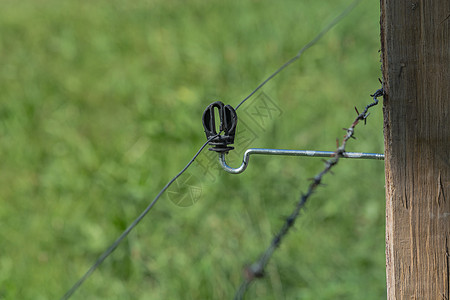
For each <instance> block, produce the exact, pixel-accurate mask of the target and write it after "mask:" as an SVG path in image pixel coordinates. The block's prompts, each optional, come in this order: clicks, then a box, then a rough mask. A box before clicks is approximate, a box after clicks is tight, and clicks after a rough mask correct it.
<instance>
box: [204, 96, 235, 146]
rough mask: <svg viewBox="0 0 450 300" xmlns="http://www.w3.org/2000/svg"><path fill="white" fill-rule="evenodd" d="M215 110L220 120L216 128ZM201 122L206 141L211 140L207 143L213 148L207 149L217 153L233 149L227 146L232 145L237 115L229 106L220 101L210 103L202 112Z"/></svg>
mask: <svg viewBox="0 0 450 300" xmlns="http://www.w3.org/2000/svg"><path fill="white" fill-rule="evenodd" d="M215 109H216V110H217V114H218V116H219V119H220V123H219V126H218V127H217V126H216V117H215V113H216V112H215ZM202 121H203V127H204V128H205V134H206V138H207V139H208V140H209V139H211V138H212V139H211V140H210V141H209V145H211V146H214V147H213V148H209V150H211V151H216V152H219V153H228V151H230V150H233V149H234V147H231V146H229V145H230V144H233V143H234V137H235V135H236V125H237V115H236V111H235V110H234V108H233V107H232V106H231V105H225V104H223V103H222V102H221V101H216V102H213V103H211V104H210V105H208V107H206V109H205V111H204V112H203V117H202ZM216 128H218V130H216ZM217 131H219V132H217ZM214 136H216V137H214Z"/></svg>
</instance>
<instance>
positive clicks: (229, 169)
mask: <svg viewBox="0 0 450 300" xmlns="http://www.w3.org/2000/svg"><path fill="white" fill-rule="evenodd" d="M252 154H262V155H284V156H308V157H331V156H333V155H334V154H335V152H333V151H313V150H284V149H263V148H250V149H247V150H246V151H245V153H244V159H243V161H242V164H241V166H240V167H237V168H233V167H230V166H229V165H228V164H227V162H226V161H225V153H224V152H221V153H219V161H220V165H221V166H222V168H223V169H224V170H225V171H227V172H228V173H231V174H240V173H242V172H244V171H245V169H247V166H248V162H249V160H250V155H252ZM342 155H343V156H342V157H343V158H359V159H376V160H384V154H379V153H362V152H344V153H343V154H342Z"/></svg>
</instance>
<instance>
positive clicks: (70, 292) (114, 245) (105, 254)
mask: <svg viewBox="0 0 450 300" xmlns="http://www.w3.org/2000/svg"><path fill="white" fill-rule="evenodd" d="M217 136H218V135H215V136H212V137H210V138H209V139H208V140H207V141H206V142H205V143H204V144H203V146H201V147H200V149H199V150H198V151H197V153H196V154H195V155H194V156H193V157H192V158H191V160H190V161H189V162H188V163H187V164H186V166H185V167H184V168H183V169H182V170H181V171H180V172H178V174H177V175H175V176H174V177H173V178H172V179H171V180H170V181H169V182H168V183H167V184H166V185H165V186H164V187H163V188H162V189H161V191H159V193H158V195H156V197H155V199H153V201H152V202H151V203H150V204H149V205H148V206H147V207H146V208H145V209H144V211H143V212H142V213H141V214H140V215H139V216H138V217H137V218H136V219H135V220H134V221H133V223H131V225H130V226H128V228H127V229H125V231H124V232H122V234H121V235H120V236H119V237H118V238H117V239H116V240H115V241H114V243H112V244H111V246H109V247H108V248H107V249H106V250H105V252H103V253H102V255H100V256H99V258H98V259H97V260H96V261H95V262H94V264H93V265H92V266H91V267H90V268H89V269H88V270H87V271H86V273H85V274H84V275H83V276H82V277H81V278H80V279H79V280H78V281H77V282H76V283H75V284H74V285H73V286H72V287H71V288H70V289H69V290H68V291H67V292H66V293H65V294H64V296H63V297H62V298H61V300H67V299H69V298H70V297H71V296H72V295H73V293H75V292H76V290H77V289H78V288H79V287H80V286H81V285H82V284H83V283H84V281H85V280H86V279H87V278H88V277H89V276H90V275H91V274H92V273H93V272H94V271H95V270H96V269H97V268H98V267H99V266H100V265H101V264H102V263H103V262H104V261H105V259H106V258H107V257H108V256H109V255H110V254H111V253H112V252H114V250H116V248H117V246H119V244H120V243H121V242H122V241H123V240H124V239H125V237H126V236H127V235H128V234H129V233H130V232H131V230H133V228H134V227H136V226H137V225H138V223H139V222H140V221H141V220H142V219H143V218H144V217H145V216H146V215H147V213H148V212H149V211H150V210H151V209H152V208H153V206H154V205H155V204H156V202H157V201H158V200H159V198H160V197H161V195H162V194H163V193H164V192H165V191H166V190H167V189H168V188H169V187H170V185H171V184H172V183H174V182H175V180H177V179H178V177H180V176H181V175H182V174H183V173H184V172H185V171H186V170H187V169H188V168H189V167H190V166H191V164H192V163H193V162H194V160H195V159H196V158H197V156H199V155H200V153H201V152H202V150H203V149H204V148H205V147H206V145H208V143H209V142H210V141H211V140H212V139H214V138H216V137H217Z"/></svg>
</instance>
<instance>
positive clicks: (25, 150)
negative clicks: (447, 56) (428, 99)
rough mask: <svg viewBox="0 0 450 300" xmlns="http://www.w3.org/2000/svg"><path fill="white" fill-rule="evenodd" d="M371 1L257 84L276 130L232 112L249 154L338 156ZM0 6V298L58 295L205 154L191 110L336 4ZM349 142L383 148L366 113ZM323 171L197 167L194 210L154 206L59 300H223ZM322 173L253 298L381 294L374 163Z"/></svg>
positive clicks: (374, 50) (305, 165)
mask: <svg viewBox="0 0 450 300" xmlns="http://www.w3.org/2000/svg"><path fill="white" fill-rule="evenodd" d="M372 2H373V1H372ZM372 2H369V1H365V2H363V3H362V4H361V5H360V6H359V7H357V8H356V9H355V10H354V11H353V12H352V14H351V15H350V16H349V17H348V18H346V19H345V20H343V21H342V22H341V23H340V24H339V25H338V26H337V27H336V28H335V29H333V30H332V31H331V32H330V33H329V34H328V35H327V36H325V37H324V39H323V40H322V41H320V42H319V43H318V44H317V45H316V46H314V47H313V48H311V49H310V50H309V51H308V52H306V53H305V54H304V56H303V57H302V59H301V60H300V61H298V62H296V63H295V64H293V65H292V66H291V67H289V68H288V69H286V70H285V71H284V72H283V73H281V74H280V75H279V76H277V77H276V78H275V79H274V80H273V81H272V82H270V83H269V84H268V85H267V86H266V87H265V88H264V89H263V91H264V93H265V94H266V95H268V96H269V97H270V99H271V100H272V101H273V102H274V103H275V104H276V105H277V106H278V107H279V108H280V111H281V115H279V116H277V117H276V118H275V119H274V120H271V121H268V122H267V123H265V126H264V127H259V126H258V125H256V124H255V123H254V121H252V118H251V117H250V115H249V114H247V113H245V106H243V107H242V108H241V109H240V111H238V114H239V124H238V126H239V125H240V126H243V124H246V125H248V126H249V127H250V128H251V129H252V130H253V132H254V135H255V137H256V138H255V139H254V141H253V142H252V143H251V145H250V146H252V147H272V148H277V147H278V148H286V149H289V148H290V149H318V150H333V148H334V147H335V139H336V137H341V136H342V135H343V134H344V132H343V131H342V129H341V128H342V127H348V126H349V125H350V124H351V122H352V120H353V119H354V117H355V112H354V109H353V107H354V106H355V105H356V106H358V107H361V108H362V107H364V106H365V105H366V104H367V103H368V102H370V101H371V98H370V97H369V94H370V93H373V92H374V91H375V90H376V89H378V88H379V83H378V79H377V78H378V77H379V76H380V66H379V65H380V63H379V53H378V50H379V34H378V27H379V21H378V14H379V9H378V7H377V3H372ZM1 4H2V9H1V10H0V91H1V92H0V154H1V158H2V160H1V169H0V170H1V171H0V224H1V225H2V230H1V231H0V241H1V242H0V299H55V298H59V297H61V296H62V295H63V294H64V293H65V291H66V290H67V289H69V288H70V287H71V285H72V284H73V283H74V282H75V281H76V280H77V279H78V278H79V277H80V276H81V275H82V274H83V273H84V272H85V271H86V270H87V269H88V267H89V266H90V265H91V264H92V263H93V262H94V261H95V259H96V258H97V257H98V256H99V255H100V254H101V253H102V252H103V251H104V249H106V247H108V246H109V245H110V243H112V241H113V240H114V239H115V238H116V237H117V236H118V235H119V234H120V233H121V231H122V230H123V229H124V228H125V227H126V226H127V225H128V224H130V223H131V222H132V220H133V219H134V218H135V217H136V216H137V215H138V214H139V213H140V211H141V210H143V209H144V208H145V207H146V205H147V204H148V203H149V201H151V199H153V197H154V196H155V195H156V194H157V192H158V191H159V189H161V188H162V186H163V185H164V184H165V183H166V182H167V181H168V180H169V179H170V178H171V177H172V176H173V175H175V174H176V173H177V172H178V171H179V170H180V169H181V168H182V167H183V166H184V165H185V163H186V162H187V161H188V160H189V159H190V158H191V156H192V155H193V154H194V153H195V152H196V151H197V149H198V148H199V147H200V145H201V144H202V143H203V142H204V141H205V136H204V132H203V128H202V125H201V114H202V112H203V110H204V108H205V107H206V106H207V105H208V104H209V103H211V102H212V101H215V100H222V101H223V102H225V103H227V104H231V105H233V106H234V105H236V104H237V103H239V102H240V101H241V100H242V99H243V98H244V97H245V96H246V95H247V94H248V93H249V92H250V91H251V90H252V89H253V88H254V87H256V85H257V84H259V83H260V82H261V81H262V80H263V79H264V78H265V77H266V76H268V75H269V74H270V73H271V72H273V71H274V70H275V69H276V68H278V67H279V66H280V65H281V64H282V63H284V62H285V61H286V60H287V59H289V58H290V57H292V56H293V55H295V53H297V51H298V50H299V49H300V48H301V47H302V46H303V45H304V44H305V43H306V42H308V41H309V40H310V39H311V38H312V37H313V36H314V35H315V34H317V33H318V32H319V31H320V29H321V27H323V26H324V25H325V24H326V23H327V22H329V21H331V20H332V18H333V17H335V16H336V15H337V14H338V13H339V12H340V11H341V10H342V9H343V8H344V7H345V6H346V5H347V4H348V2H345V1H329V3H324V2H320V1H293V0H292V1H282V2H280V1H278V2H277V1H265V0H264V1H245V2H244V1H226V2H225V1H185V2H182V1H143V0H142V1H133V2H129V1H121V0H114V1H94V2H83V3H80V2H79V1H53V0H45V1H20V2H16V1H1ZM248 105H249V104H248ZM356 137H357V138H358V139H357V140H356V141H353V140H352V141H351V142H350V144H349V148H348V150H349V151H369V152H382V151H383V140H382V138H383V136H382V112H381V107H375V108H374V109H373V111H372V114H371V116H370V118H369V120H368V124H367V125H366V126H358V127H357V129H356ZM237 138H239V137H237ZM241 150H242V149H239V147H237V149H236V151H237V152H239V151H241ZM207 157H208V156H207V154H206V153H205V154H202V155H201V157H200V161H206V159H207ZM213 166H215V167H216V164H214V165H213ZM322 167H323V164H322V163H321V161H320V160H319V159H307V158H284V157H276V158H273V157H255V158H252V163H251V165H250V166H249V168H248V170H247V171H246V172H245V173H244V174H241V175H229V174H224V173H223V172H218V171H214V170H212V172H211V174H205V173H204V170H203V169H202V168H201V166H200V165H199V164H198V163H196V164H195V165H194V166H193V168H192V169H191V170H190V173H189V174H191V175H193V176H194V177H193V179H192V180H194V181H193V184H194V185H195V186H196V187H198V188H200V189H201V197H200V200H199V201H198V202H197V203H196V204H195V205H192V206H189V207H185V208H183V207H178V206H176V205H174V204H173V203H172V202H171V201H170V199H169V198H168V197H167V196H165V197H164V198H163V199H161V202H160V203H158V205H156V207H155V208H154V210H153V211H152V212H151V213H150V214H149V215H148V217H147V218H146V219H144V221H143V222H142V223H141V224H140V225H139V226H138V227H137V228H136V229H135V231H133V232H132V233H131V235H130V236H129V238H127V240H126V241H125V242H124V243H123V244H122V245H121V246H120V247H119V248H118V249H117V250H116V252H114V253H113V255H111V257H109V258H108V259H107V260H106V261H105V263H104V264H103V265H102V266H101V267H100V268H99V269H98V270H97V271H96V272H95V273H94V274H93V275H92V277H91V278H89V279H88V280H87V281H86V283H85V285H83V286H82V287H81V288H80V290H79V291H78V292H77V293H76V294H75V295H74V296H73V299H84V298H86V299H230V298H232V296H233V294H234V291H235V289H236V288H237V286H238V284H239V282H240V280H241V275H242V268H243V266H244V265H245V264H246V263H250V262H251V261H253V260H255V259H256V258H257V257H258V255H259V253H261V251H262V250H263V248H264V247H266V245H268V243H269V242H270V239H271V237H272V236H273V234H274V233H275V232H276V231H277V229H278V228H279V227H280V226H281V225H282V222H283V217H285V216H287V215H288V214H289V213H290V211H291V210H292V208H293V206H294V204H295V201H296V200H297V199H298V197H299V195H300V193H301V191H302V190H305V189H306V187H307V184H308V181H307V179H308V178H310V177H312V176H314V175H315V174H316V173H317V172H319V171H320V170H321V168H322ZM334 172H335V175H334V176H329V177H327V178H325V183H326V184H327V186H326V187H324V188H321V189H319V191H318V192H317V193H316V194H315V195H314V197H313V198H312V199H311V202H310V203H309V204H308V205H307V209H306V210H305V212H304V213H303V214H302V215H301V217H300V218H299V220H298V223H297V224H296V226H295V228H296V229H295V230H294V231H293V232H291V233H290V234H289V235H288V236H287V238H286V239H285V240H284V242H283V244H282V246H281V247H280V249H279V250H278V251H277V252H276V254H275V256H274V257H273V260H272V261H271V263H270V264H269V267H268V270H267V276H266V277H265V278H264V279H262V280H261V281H259V282H256V283H255V284H254V285H253V286H252V287H251V289H250V291H249V294H248V299H255V298H258V299H380V298H384V297H385V278H384V276H385V275H384V274H385V263H384V188H383V185H384V175H383V172H384V167H383V163H381V162H376V161H349V160H346V161H345V160H342V161H341V163H340V164H339V165H338V166H337V168H336V169H335V171H334ZM181 179H182V180H186V179H187V175H186V176H183V177H182V178H181Z"/></svg>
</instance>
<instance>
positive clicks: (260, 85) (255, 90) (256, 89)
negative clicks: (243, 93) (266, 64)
mask: <svg viewBox="0 0 450 300" xmlns="http://www.w3.org/2000/svg"><path fill="white" fill-rule="evenodd" d="M361 1H362V0H355V1H353V2H352V3H351V4H350V5H349V6H347V8H345V9H344V10H343V11H342V12H341V13H340V14H339V15H338V16H337V17H336V18H334V19H333V20H332V21H331V22H330V23H329V24H328V25H326V26H325V27H324V28H323V29H322V30H321V31H320V32H319V33H318V34H317V35H316V36H315V37H314V38H313V39H312V40H311V41H310V42H309V43H308V44H306V45H305V46H303V48H302V49H300V51H299V52H298V53H297V54H296V55H295V56H294V57H292V58H291V59H290V60H288V61H287V62H285V63H284V64H283V65H282V66H281V67H279V68H278V69H277V70H276V71H275V72H273V73H272V74H271V75H270V76H269V77H267V78H266V79H265V80H264V81H263V82H261V83H260V84H259V85H258V86H257V87H256V88H255V89H254V90H253V91H252V92H251V93H250V94H249V95H248V96H247V97H245V98H244V100H242V101H241V102H240V103H239V104H238V105H237V106H236V108H235V110H238V108H239V107H240V106H241V105H242V104H244V102H245V101H247V100H248V99H249V98H250V97H251V96H253V95H254V94H255V93H256V92H257V91H259V89H261V88H262V87H263V86H264V85H265V84H266V83H267V82H269V81H270V80H271V79H272V78H274V77H275V76H277V75H278V73H280V72H281V71H283V70H284V69H285V68H286V67H288V66H289V65H290V64H292V63H293V62H294V61H296V60H297V59H299V58H300V56H301V55H302V54H303V52H305V51H306V50H308V49H309V48H311V47H312V46H314V45H315V44H316V43H317V42H318V41H319V40H320V39H321V38H322V37H323V36H324V35H325V34H326V33H327V32H328V31H330V30H331V29H332V28H333V27H334V26H336V24H338V23H339V22H340V21H341V20H342V19H343V18H345V17H346V16H347V15H348V14H349V13H350V12H351V11H352V10H353V8H355V7H356V6H357V5H358V4H359V3H360V2H361Z"/></svg>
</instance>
